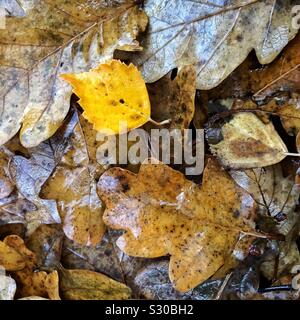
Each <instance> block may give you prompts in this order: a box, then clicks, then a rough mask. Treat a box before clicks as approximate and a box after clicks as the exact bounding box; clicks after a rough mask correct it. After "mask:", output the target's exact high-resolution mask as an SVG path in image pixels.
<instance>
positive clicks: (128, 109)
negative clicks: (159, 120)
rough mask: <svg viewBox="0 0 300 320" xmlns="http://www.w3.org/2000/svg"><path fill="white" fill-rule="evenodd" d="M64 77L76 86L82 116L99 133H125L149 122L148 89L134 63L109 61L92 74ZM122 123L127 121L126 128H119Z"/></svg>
mask: <svg viewBox="0 0 300 320" xmlns="http://www.w3.org/2000/svg"><path fill="white" fill-rule="evenodd" d="M61 77H62V78H63V79H64V80H66V81H68V82H69V83H70V84H71V85H72V86H73V92H74V93H75V94H76V95H77V96H78V97H79V98H80V100H79V104H80V105H81V107H82V108H83V110H84V112H83V116H84V117H85V118H86V119H87V120H88V121H89V122H90V123H92V124H93V125H94V129H95V130H97V131H99V132H105V133H110V134H118V133H125V132H127V131H130V130H133V129H135V128H138V127H140V126H142V125H143V124H145V123H146V122H148V121H149V119H150V111H151V107H150V101H149V96H148V92H147V88H146V85H145V82H144V80H143V78H142V76H141V74H140V72H139V71H138V69H137V68H136V67H135V66H134V65H133V64H130V65H129V66H127V65H126V64H125V63H122V62H121V61H119V60H110V61H109V62H107V63H104V64H100V65H99V66H98V67H97V68H95V69H92V70H90V71H89V72H83V73H78V74H63V75H61ZM120 122H125V123H126V126H127V128H122V127H121V128H120Z"/></svg>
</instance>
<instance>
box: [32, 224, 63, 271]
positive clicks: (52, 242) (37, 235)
mask: <svg viewBox="0 0 300 320" xmlns="http://www.w3.org/2000/svg"><path fill="white" fill-rule="evenodd" d="M63 238H64V233H63V231H62V230H61V227H60V226H59V225H57V224H53V225H47V224H44V225H41V226H40V227H38V228H37V229H36V230H35V231H34V232H33V234H32V235H31V236H30V237H29V238H28V240H27V241H26V246H27V247H28V249H30V250H31V251H32V252H33V253H34V254H35V256H36V263H37V266H38V268H39V269H46V270H49V269H50V270H53V269H55V268H57V266H58V265H59V263H60V258H61V249H62V242H63Z"/></svg>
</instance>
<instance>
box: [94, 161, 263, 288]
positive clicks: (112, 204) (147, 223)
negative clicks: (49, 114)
mask: <svg viewBox="0 0 300 320" xmlns="http://www.w3.org/2000/svg"><path fill="white" fill-rule="evenodd" d="M154 186H155V187H154ZM98 193H99V195H100V196H101V198H102V199H103V201H104V202H105V204H106V207H107V209H106V211H105V213H104V221H105V223H106V224H107V225H108V226H110V227H112V228H114V229H125V230H126V231H127V232H126V234H125V235H123V236H121V237H120V238H119V239H118V241H117V245H118V246H119V247H120V249H121V250H123V251H124V252H125V253H126V254H128V255H131V256H139V257H146V258H155V257H160V256H165V255H168V254H170V255H171V259H170V266H169V275H170V280H171V282H172V283H173V285H174V287H175V288H176V289H177V290H179V291H182V292H185V291H188V290H190V289H191V288H194V287H196V286H197V285H198V284H200V283H202V282H203V281H205V280H206V279H207V278H209V277H210V276H211V275H213V274H214V273H215V272H216V271H217V270H218V269H219V268H220V267H221V266H222V265H223V264H224V261H225V259H226V257H227V256H228V255H229V254H230V253H231V251H232V250H233V248H234V246H235V245H236V242H237V240H238V239H239V235H240V233H241V232H242V233H246V234H248V233H250V234H252V235H253V234H254V235H256V234H257V233H256V232H255V230H254V225H253V221H252V218H253V213H254V210H255V204H254V201H253V200H252V198H251V197H250V196H249V195H248V194H247V193H245V192H244V191H243V190H242V189H240V188H239V187H237V186H236V185H235V183H234V182H233V180H232V179H231V178H230V177H229V176H228V175H227V174H226V173H225V171H224V170H223V169H221V168H220V167H219V165H218V164H217V163H216V162H215V161H213V160H210V161H209V162H208V165H207V167H206V169H205V172H204V177H203V184H202V188H201V189H199V187H198V186H197V185H196V184H194V183H192V182H190V181H188V180H186V179H185V178H184V176H183V175H182V174H181V173H179V172H177V171H175V170H173V169H171V168H170V167H168V166H166V165H163V164H161V163H160V164H150V163H145V164H143V165H142V166H141V169H140V172H139V174H138V175H135V174H133V173H131V172H128V171H126V170H122V169H120V168H114V169H110V170H108V171H106V172H105V173H104V174H103V175H102V176H101V178H100V180H99V182H98ZM157 243H159V246H157Z"/></svg>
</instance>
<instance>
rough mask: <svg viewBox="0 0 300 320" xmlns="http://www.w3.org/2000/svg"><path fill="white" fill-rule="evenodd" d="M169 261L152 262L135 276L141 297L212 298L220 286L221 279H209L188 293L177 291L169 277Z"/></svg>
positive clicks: (153, 298)
mask: <svg viewBox="0 0 300 320" xmlns="http://www.w3.org/2000/svg"><path fill="white" fill-rule="evenodd" d="M168 264H169V263H168V261H162V262H158V263H152V264H150V265H149V266H146V267H145V268H143V269H141V270H140V271H139V272H138V274H137V275H136V277H135V280H134V282H135V285H136V286H137V287H138V288H139V291H140V295H141V298H146V299H149V300H212V299H213V298H214V296H215V295H216V293H217V291H218V289H219V288H220V286H221V284H222V281H221V280H209V281H206V282H204V283H203V284H202V285H200V286H198V287H196V288H194V289H193V290H191V291H189V292H187V293H184V294H182V293H180V292H177V291H176V290H175V289H174V288H173V287H172V284H171V282H170V280H169V277H168Z"/></svg>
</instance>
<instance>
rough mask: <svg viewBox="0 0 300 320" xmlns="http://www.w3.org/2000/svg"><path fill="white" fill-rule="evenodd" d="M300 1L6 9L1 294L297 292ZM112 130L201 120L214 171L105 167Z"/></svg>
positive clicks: (0, 140) (25, 4) (245, 295)
mask: <svg viewBox="0 0 300 320" xmlns="http://www.w3.org/2000/svg"><path fill="white" fill-rule="evenodd" d="M293 5H294V2H293V1H292V0H291V1H285V2H282V1H276V0H275V1H274V0H270V1H269V0H268V1H259V0H248V1H226V2H225V1H217V0H211V1H209V2H208V1H207V2H203V1H187V0H172V1H165V0H162V1H158V0H147V1H144V4H143V5H141V3H140V2H139V1H131V0H122V1H109V2H107V1H101V0H99V1H89V0H80V1H74V2H70V1H65V0H55V1H51V3H50V2H49V1H42V0H33V1H27V0H19V1H10V2H8V1H6V2H5V6H6V9H7V10H8V11H9V12H10V16H9V17H7V18H6V22H7V24H6V29H4V30H1V33H0V99H1V103H0V266H1V274H0V300H13V299H21V300H43V299H47V300H48V299H50V300H60V299H68V300H69V299H71V300H91V299H95V300H106V299H107V300H111V299H131V298H137V299H158V300H160V299H161V300H164V299H177V300H188V299H193V300H209V299H214V300H219V299H241V300H244V299H253V300H273V299H283V300H295V299H297V300H298V299H299V298H300V297H299V290H295V289H293V287H292V282H293V279H294V277H295V273H294V270H295V268H296V267H297V266H298V265H299V264H300V254H299V235H300V220H299V190H300V189H299V181H300V180H299V172H300V169H299V164H300V162H299V159H298V158H297V156H298V154H297V153H298V152H299V150H300V147H299V145H300V143H299V141H300V139H299V136H300V133H299V129H300V122H299V121H300V115H299V106H300V98H299V84H300V78H299V54H298V52H299V45H300V37H299V34H297V31H298V30H296V29H295V28H293V27H292V18H293V17H292V7H293ZM254 26H255V27H254ZM254 30H255V32H254ZM12 34H13V35H14V37H11V35H12ZM63 78H64V79H65V80H68V81H65V80H64V79H63ZM130 80H131V81H130ZM68 82H70V83H71V84H72V86H73V92H74V93H75V94H76V95H77V97H76V96H75V94H73V95H72V87H71V86H70V85H69V83H68ZM106 94H107V96H106ZM77 99H79V100H77ZM120 119H121V120H122V119H123V120H124V119H127V120H128V119H129V124H130V125H129V127H128V128H127V131H128V132H122V131H120V130H119V127H118V124H119V120H120ZM105 128H110V129H112V131H113V132H112V133H111V134H112V135H115V136H116V137H119V136H120V135H124V136H126V135H128V134H129V133H130V132H131V131H134V130H135V129H137V128H143V129H144V130H146V132H150V130H151V129H153V128H154V129H157V128H164V129H168V130H172V129H179V130H181V131H184V130H185V129H192V130H193V131H194V132H195V129H196V128H197V129H205V132H206V135H205V140H206V141H205V145H203V147H202V151H203V155H205V169H204V172H203V174H201V175H199V176H197V177H189V176H187V175H185V174H183V173H182V172H183V170H182V168H183V167H185V166H186V164H182V166H176V164H174V163H173V162H171V164H170V165H165V164H163V163H161V162H157V163H156V164H148V162H147V161H149V160H147V159H143V160H145V162H144V163H143V164H142V165H136V164H134V165H131V164H130V165H124V164H122V163H119V161H116V162H115V163H116V164H114V165H105V164H104V163H103V159H102V158H101V156H100V153H99V150H101V148H102V149H104V148H107V144H104V143H103V141H101V139H99V134H100V133H101V131H102V129H105ZM160 148H162V145H160ZM127 151H128V150H127ZM125 152H126V150H125ZM157 158H158V160H160V159H159V155H157ZM157 243H160V245H159V246H157ZM2 271H3V272H2ZM262 279H263V281H262Z"/></svg>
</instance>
